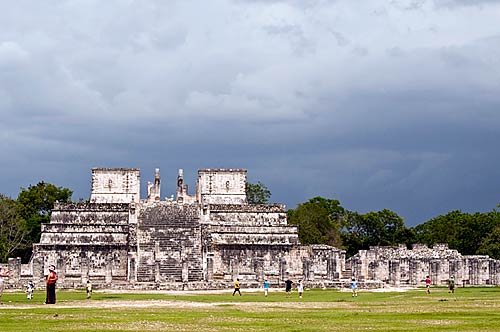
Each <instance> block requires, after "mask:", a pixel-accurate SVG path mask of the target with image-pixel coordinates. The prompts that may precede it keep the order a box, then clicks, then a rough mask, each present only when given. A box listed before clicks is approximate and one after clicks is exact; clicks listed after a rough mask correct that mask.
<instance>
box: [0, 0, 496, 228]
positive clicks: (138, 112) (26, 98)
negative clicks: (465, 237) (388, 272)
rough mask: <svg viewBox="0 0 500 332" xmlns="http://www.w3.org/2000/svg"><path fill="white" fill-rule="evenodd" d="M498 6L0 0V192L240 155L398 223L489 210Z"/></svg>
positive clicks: (286, 193)
mask: <svg viewBox="0 0 500 332" xmlns="http://www.w3.org/2000/svg"><path fill="white" fill-rule="evenodd" d="M499 17H500V6H499V5H497V4H496V3H494V2H488V1H482V2H481V5H480V6H469V5H468V3H466V2H465V1H446V2H437V1H430V0H429V1H410V0H408V1H392V2H390V3H387V2H385V1H373V2H370V3H369V4H367V3H366V2H361V1H328V2H325V1H312V2H303V1H242V0H240V1H229V0H227V1H225V0H218V1H214V2H211V3H210V5H208V4H207V3H205V2H199V1H169V2H163V1H149V2H148V3H147V4H145V3H144V2H138V1H130V2H122V1H106V2H99V1H73V2H69V3H60V2H53V3H51V4H50V6H47V4H46V3H44V4H41V3H39V2H35V1H21V2H17V3H16V4H8V5H7V4H0V22H2V29H1V30H0V115H1V117H2V121H1V122H0V139H1V140H0V153H1V155H2V162H1V164H0V171H1V172H2V177H1V181H0V192H3V193H6V194H9V195H13V196H15V195H17V193H18V191H19V187H21V186H23V187H26V186H28V185H29V184H34V183H36V182H38V181H41V180H44V181H47V182H52V183H55V184H57V185H61V186H66V187H70V188H72V189H74V190H75V195H74V198H76V199H77V198H79V197H82V198H87V197H88V195H89V190H90V168H91V167H140V168H141V169H142V172H143V174H142V180H143V182H144V183H145V182H146V181H148V180H151V177H152V173H153V170H154V168H155V167H160V169H161V173H162V179H163V187H164V196H170V194H171V193H173V192H174V191H175V188H174V187H173V186H174V185H175V176H176V174H177V168H184V169H185V175H186V180H187V181H188V183H190V184H191V188H193V186H194V182H195V178H196V171H197V169H198V168H217V167H221V168H247V169H248V176H249V180H250V181H253V182H256V181H262V182H264V183H266V184H267V185H268V186H269V188H270V189H271V191H272V193H273V197H272V199H273V200H275V201H280V202H283V203H286V204H287V205H288V206H289V207H292V208H293V207H295V206H296V204H297V203H300V202H303V201H305V200H307V199H309V198H311V197H313V196H317V195H322V196H325V197H333V198H337V199H340V200H341V203H342V204H343V205H344V206H345V207H346V208H349V209H352V210H358V211H368V210H379V209H383V208H389V209H392V210H394V211H395V212H397V213H398V214H400V215H402V216H403V217H405V218H406V220H407V222H408V223H409V224H415V223H419V222H423V221H425V220H427V219H428V218H430V217H433V216H435V215H437V214H442V213H447V212H448V211H450V210H452V209H464V210H467V211H477V210H490V209H492V208H493V207H494V206H495V205H496V204H497V203H499V202H500V195H499V192H498V189H497V186H495V183H496V182H498V181H496V180H497V179H498V178H499V175H500V174H499V170H500V167H499V165H500V156H499V153H498V152H497V150H498V149H495V146H496V145H497V143H496V142H498V141H500V137H499V135H500V134H499V131H498V130H497V128H498V126H499V124H500V113H499V112H498V111H497V110H498V109H499V106H500V97H499V96H500V94H499V93H498V92H499V89H500V87H499V85H498V82H499V81H500V80H499V78H500V77H499V76H500V72H499V70H498V69H497V68H500V64H499V61H500V60H499V59H500V43H499V42H498V41H499V40H500V29H498V25H497V24H496V22H498V19H499Z"/></svg>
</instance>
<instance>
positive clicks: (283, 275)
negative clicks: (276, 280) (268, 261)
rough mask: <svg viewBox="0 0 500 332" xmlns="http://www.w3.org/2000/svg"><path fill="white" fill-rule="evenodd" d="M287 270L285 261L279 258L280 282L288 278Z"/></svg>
mask: <svg viewBox="0 0 500 332" xmlns="http://www.w3.org/2000/svg"><path fill="white" fill-rule="evenodd" d="M287 268H288V265H287V263H286V259H285V258H281V259H280V278H281V280H286V278H288V275H287Z"/></svg>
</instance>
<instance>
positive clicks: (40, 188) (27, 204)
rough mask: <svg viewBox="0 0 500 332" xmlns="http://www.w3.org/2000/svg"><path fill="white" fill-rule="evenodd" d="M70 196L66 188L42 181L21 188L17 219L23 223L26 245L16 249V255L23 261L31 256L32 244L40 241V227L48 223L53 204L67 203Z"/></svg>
mask: <svg viewBox="0 0 500 332" xmlns="http://www.w3.org/2000/svg"><path fill="white" fill-rule="evenodd" d="M72 195H73V191H71V190H70V189H68V188H63V187H57V186H55V185H53V184H50V183H46V182H43V181H42V182H39V183H37V184H36V185H31V186H29V187H28V188H27V189H25V188H21V192H20V193H19V195H18V197H17V203H18V207H19V217H20V218H22V219H23V220H24V221H25V223H26V228H27V231H28V234H27V235H26V245H25V246H24V247H23V248H20V249H18V250H17V251H16V254H17V255H19V256H21V258H22V259H23V260H24V261H25V260H27V259H29V257H30V256H31V251H32V244H33V243H37V242H39V241H40V232H41V225H42V223H47V222H49V221H50V213H51V212H52V209H53V207H54V204H55V202H56V201H58V202H61V203H69V202H70V201H71V196H72Z"/></svg>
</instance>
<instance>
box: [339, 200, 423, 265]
mask: <svg viewBox="0 0 500 332" xmlns="http://www.w3.org/2000/svg"><path fill="white" fill-rule="evenodd" d="M412 237H413V232H411V231H410V230H408V228H406V226H405V224H404V220H403V218H401V217H400V216H399V215H397V214H396V213H395V212H393V211H391V210H388V209H384V210H381V211H377V212H368V213H366V214H360V213H357V212H349V213H347V215H346V221H345V223H344V228H343V229H342V243H343V244H344V248H345V249H346V253H347V256H353V255H355V254H356V253H357V252H358V251H359V250H360V249H368V248H369V247H370V246H395V245H398V244H403V243H408V242H411V240H412Z"/></svg>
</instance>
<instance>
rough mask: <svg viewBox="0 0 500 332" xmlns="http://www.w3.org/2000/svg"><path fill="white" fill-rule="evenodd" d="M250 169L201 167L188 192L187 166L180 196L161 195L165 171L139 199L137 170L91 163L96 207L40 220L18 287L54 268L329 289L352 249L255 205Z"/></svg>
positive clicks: (73, 281) (128, 281)
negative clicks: (306, 238) (301, 232)
mask: <svg viewBox="0 0 500 332" xmlns="http://www.w3.org/2000/svg"><path fill="white" fill-rule="evenodd" d="M245 184H246V170H243V169H203V170H199V171H198V179H197V184H196V192H195V194H194V195H192V196H191V195H189V193H188V187H187V185H186V184H185V183H184V178H183V171H182V170H179V173H178V176H177V188H176V194H177V195H176V196H177V197H176V198H175V199H174V198H173V197H172V198H168V199H165V200H163V201H162V200H160V197H161V196H160V185H161V179H160V173H159V170H158V169H156V170H155V180H154V182H153V183H151V182H148V184H147V198H146V199H143V200H141V199H140V188H141V186H140V174H139V169H136V168H112V169H108V168H94V169H92V192H91V196H90V200H89V202H88V203H71V204H56V205H55V206H54V209H53V211H52V215H51V220H50V223H48V224H44V225H42V235H41V239H40V243H37V244H34V246H33V255H32V258H31V261H30V262H29V264H21V263H20V260H19V259H10V260H9V266H10V267H11V268H12V269H13V271H14V277H13V278H12V279H11V280H10V282H11V284H12V286H14V285H17V286H19V285H22V284H23V283H25V282H26V281H27V280H28V279H32V280H34V281H35V282H36V283H37V285H38V286H39V287H40V286H41V287H43V284H44V282H43V280H44V276H45V275H46V274H47V271H48V266H49V265H51V264H54V265H56V267H57V271H58V273H59V281H58V287H65V288H73V287H82V285H84V284H85V283H86V281H87V280H88V279H90V280H92V283H93V284H94V285H96V286H97V287H121V288H128V289H152V288H154V289H197V288H203V289H207V288H222V287H230V286H231V285H232V282H233V280H234V279H235V278H240V280H241V281H242V284H243V285H244V287H258V286H260V285H261V284H262V282H263V280H264V279H265V278H267V279H268V280H270V282H271V283H272V284H274V285H275V286H277V285H281V284H282V283H283V280H284V279H285V278H292V279H294V280H298V279H303V280H306V281H308V282H310V284H311V285H312V284H317V285H325V284H326V285H328V284H330V283H332V282H335V281H337V282H338V281H339V280H340V278H341V277H342V271H343V270H344V263H345V252H344V251H343V250H340V249H337V248H334V247H330V246H325V245H313V246H303V245H301V244H300V243H299V239H298V229H297V226H290V225H288V223H287V215H286V211H285V206H284V205H279V204H272V205H252V204H247V201H246V193H245Z"/></svg>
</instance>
